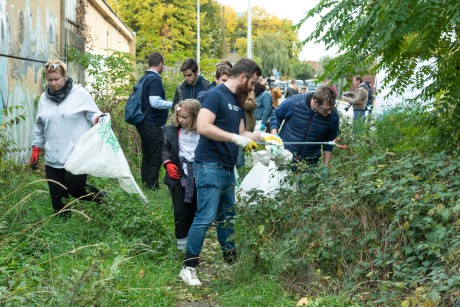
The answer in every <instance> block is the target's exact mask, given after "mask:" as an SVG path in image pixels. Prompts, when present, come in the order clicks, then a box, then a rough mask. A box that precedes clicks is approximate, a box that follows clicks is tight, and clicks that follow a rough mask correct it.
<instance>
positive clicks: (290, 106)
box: [270, 93, 339, 163]
mask: <svg viewBox="0 0 460 307" xmlns="http://www.w3.org/2000/svg"><path fill="white" fill-rule="evenodd" d="M312 97H313V93H307V94H301V95H294V96H291V97H289V98H288V99H286V100H285V101H284V102H283V103H282V104H280V105H279V106H278V107H277V108H276V109H275V110H273V114H272V116H271V118H270V125H271V126H270V129H278V134H279V136H280V137H281V139H282V140H283V141H285V142H328V141H333V140H334V139H335V138H336V137H337V135H338V134H339V114H338V112H337V110H336V109H334V110H333V111H332V113H331V115H329V116H327V117H325V116H322V115H321V114H319V113H318V112H316V111H315V110H313V109H312V108H311V99H312ZM283 120H284V124H283V126H282V129H281V130H279V129H280V126H281V124H282V123H283ZM321 146H323V151H332V145H293V144H291V145H288V144H286V145H285V146H284V147H285V148H286V149H287V150H289V151H290V152H292V153H293V155H294V159H300V160H308V161H309V162H310V163H317V162H318V160H319V158H320V157H321Z"/></svg>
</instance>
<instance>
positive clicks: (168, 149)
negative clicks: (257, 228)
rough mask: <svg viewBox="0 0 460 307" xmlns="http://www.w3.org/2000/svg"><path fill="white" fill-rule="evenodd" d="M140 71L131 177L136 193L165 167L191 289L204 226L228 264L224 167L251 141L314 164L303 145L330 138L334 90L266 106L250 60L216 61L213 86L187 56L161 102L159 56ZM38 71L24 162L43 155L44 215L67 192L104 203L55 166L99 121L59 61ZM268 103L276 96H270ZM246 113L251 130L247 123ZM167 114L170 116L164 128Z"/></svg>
mask: <svg viewBox="0 0 460 307" xmlns="http://www.w3.org/2000/svg"><path fill="white" fill-rule="evenodd" d="M148 64H149V68H148V69H147V71H146V72H145V74H144V75H143V76H142V77H141V78H140V80H139V83H142V84H143V86H142V96H143V97H142V109H143V112H144V115H145V118H144V120H143V121H142V122H141V123H140V124H138V125H137V126H136V129H137V131H138V133H139V135H140V140H141V146H142V164H141V179H142V182H143V184H144V186H145V187H146V188H148V189H153V190H155V189H158V188H159V173H160V168H161V166H162V165H163V167H164V168H165V170H166V172H165V177H164V180H163V181H164V183H165V184H166V185H167V186H168V188H169V191H170V194H171V198H172V204H173V208H174V220H175V236H176V239H177V248H178V249H180V250H184V251H185V260H184V266H183V268H182V269H181V271H180V273H179V276H180V277H181V279H182V280H183V281H184V282H185V283H186V284H188V285H192V286H197V285H201V281H200V280H199V278H198V276H197V272H196V267H197V266H198V264H199V259H200V253H201V250H202V247H203V243H204V239H205V236H206V233H207V231H208V229H209V227H210V226H211V225H212V223H213V222H215V223H216V228H217V238H218V241H219V243H220V246H221V249H222V255H223V259H224V261H225V262H226V263H227V264H232V263H233V262H234V261H235V260H236V257H237V252H236V248H235V243H234V241H233V234H234V225H233V223H234V222H233V218H234V216H235V184H236V181H235V173H234V168H235V165H236V164H237V160H238V156H239V151H240V149H241V150H244V151H251V150H253V149H255V148H256V146H257V144H256V142H277V143H279V144H283V141H288V142H295V143H296V144H286V145H285V148H286V149H288V150H289V151H291V152H292V153H293V156H294V158H293V163H294V164H296V163H298V162H302V163H307V164H308V165H311V166H312V167H316V166H317V165H318V163H319V160H320V157H321V156H322V153H321V145H318V144H311V142H325V141H332V140H334V139H335V138H336V137H337V135H338V128H339V116H338V113H337V110H336V108H335V100H336V93H334V91H333V90H332V89H331V88H330V87H327V86H324V87H321V88H319V89H318V90H317V91H316V92H314V93H305V94H299V95H293V96H291V97H289V98H288V99H286V100H285V101H284V102H283V103H282V104H280V105H278V104H277V103H276V104H275V103H274V102H273V99H272V97H273V95H274V93H275V92H276V90H272V88H270V91H271V93H269V92H267V90H266V87H265V85H264V84H263V82H261V79H260V78H261V69H260V67H259V66H258V65H257V64H256V63H255V62H254V61H252V60H250V59H244V58H243V59H240V60H239V61H238V62H236V63H235V64H234V65H232V64H231V63H228V62H227V61H223V62H221V63H219V64H218V65H217V67H216V74H215V81H214V82H213V83H209V82H208V81H207V80H205V79H204V78H203V77H202V76H200V75H199V72H198V65H197V63H196V61H195V60H194V59H187V60H186V61H184V63H183V65H182V67H181V72H182V74H183V76H184V82H183V83H182V84H181V85H179V86H178V88H177V90H176V93H175V97H174V101H168V100H166V94H165V90H164V86H163V82H162V78H161V73H162V72H163V67H164V65H165V63H164V58H163V56H162V55H161V54H159V53H157V52H154V53H151V54H150V56H149V58H148ZM45 73H46V78H47V87H46V89H45V92H44V93H43V94H42V96H41V97H40V101H39V106H38V113H37V119H36V121H35V126H34V135H33V141H32V146H33V147H32V148H33V149H32V155H31V161H30V164H31V166H32V167H34V166H35V165H36V163H37V162H38V153H39V150H40V148H44V149H45V170H46V177H47V178H48V179H52V180H53V181H52V182H51V181H50V182H49V189H50V194H51V198H52V202H53V208H54V210H55V211H56V212H57V213H58V214H63V212H65V208H64V205H63V199H65V198H67V197H68V193H69V194H71V195H72V196H74V197H81V196H84V195H88V191H90V192H92V193H93V194H89V195H91V196H92V197H93V198H94V199H95V200H96V201H101V199H103V198H104V193H101V192H100V191H99V190H98V189H97V188H95V187H92V186H88V185H87V184H86V175H78V176H76V175H73V174H71V173H69V172H67V171H66V170H65V169H64V167H63V165H64V164H65V162H66V160H67V158H68V156H69V155H70V153H71V152H72V150H73V148H74V146H75V144H76V143H77V142H78V140H79V138H80V137H81V136H82V135H83V134H84V133H85V132H86V131H88V130H89V129H90V127H91V125H92V124H96V123H97V122H99V121H100V120H101V119H103V118H104V115H105V114H103V113H102V112H101V111H100V110H99V109H98V108H97V106H96V104H95V102H94V100H93V99H92V98H91V96H90V95H89V93H88V92H87V91H86V90H85V89H84V88H83V87H81V85H76V84H74V83H73V82H72V79H71V78H70V77H68V76H67V69H66V66H65V64H64V63H62V62H61V61H58V60H53V61H49V62H48V63H47V64H46V65H45ZM276 96H277V98H280V97H281V95H280V93H279V96H278V94H276ZM268 106H269V107H268ZM251 107H252V108H253V110H254V112H253V114H254V123H253V124H251V122H250V118H248V117H247V116H248V115H247V114H248V109H250V108H251ZM272 107H274V110H272ZM170 109H172V110H173V115H172V120H171V123H170V124H169V125H167V120H168V115H169V114H168V112H169V110H170ZM268 110H269V111H268ZM266 123H269V124H270V127H269V128H267V127H265V126H264V125H265V124H266ZM248 125H253V127H254V128H252V127H250V128H252V129H248ZM256 126H258V129H257V128H256ZM267 129H269V131H268V132H266V130H267ZM299 142H300V144H299ZM322 151H323V157H324V165H325V166H326V167H327V166H328V164H329V161H330V159H331V155H332V146H327V145H326V146H323V147H322ZM86 197H88V196H86Z"/></svg>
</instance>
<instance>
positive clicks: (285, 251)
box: [236, 110, 460, 304]
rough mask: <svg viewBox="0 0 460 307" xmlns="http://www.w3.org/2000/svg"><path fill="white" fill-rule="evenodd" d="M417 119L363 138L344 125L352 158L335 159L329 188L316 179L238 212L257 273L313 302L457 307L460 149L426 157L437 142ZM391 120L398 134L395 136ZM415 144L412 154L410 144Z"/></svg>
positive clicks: (244, 248) (380, 125) (406, 115)
mask: <svg viewBox="0 0 460 307" xmlns="http://www.w3.org/2000/svg"><path fill="white" fill-rule="evenodd" d="M418 115H419V114H417V112H402V111H401V110H396V111H395V112H390V113H389V114H387V115H385V116H383V117H382V118H381V119H378V120H377V122H376V123H375V126H370V127H369V130H368V131H367V132H362V133H360V134H357V135H356V134H355V135H353V134H352V133H351V131H352V127H351V125H348V126H347V125H345V129H342V133H344V134H345V137H343V139H344V140H347V141H343V143H345V144H348V145H350V149H349V150H346V151H343V152H341V153H340V154H338V155H336V153H337V150H336V151H335V153H334V158H333V161H332V163H331V166H330V176H329V179H327V180H320V179H319V176H318V175H316V174H313V175H307V176H306V177H305V178H303V180H302V187H301V189H300V190H299V191H291V190H283V191H281V192H280V193H278V194H277V196H276V197H275V198H274V199H269V198H266V197H264V195H263V194H261V193H253V194H251V195H250V201H249V202H247V203H242V204H241V205H240V206H239V217H238V218H239V221H238V222H237V225H240V226H241V228H240V229H239V231H238V233H237V236H236V237H237V239H238V238H240V239H239V240H238V243H239V247H240V250H241V253H242V254H243V257H244V258H245V259H246V260H247V261H248V263H252V264H253V266H254V267H257V269H258V270H261V271H262V272H264V273H266V274H270V275H274V276H279V277H281V278H283V279H284V280H285V283H286V284H287V285H290V286H291V287H292V288H293V289H296V291H299V289H303V291H305V292H306V293H307V294H310V295H315V294H319V293H325V292H326V293H336V291H340V292H342V293H343V292H347V293H349V295H350V297H353V296H361V299H363V300H366V301H372V302H374V303H384V304H392V303H395V302H398V301H402V300H403V299H404V298H405V296H408V297H412V299H414V298H413V297H414V295H415V293H417V295H418V296H417V299H416V300H418V301H417V302H418V303H422V302H433V303H436V304H438V303H439V304H448V303H452V302H453V297H455V295H457V294H458V287H459V285H460V254H459V253H458V250H459V247H460V235H459V233H460V224H459V222H458V221H459V217H460V195H459V193H458V191H459V190H460V175H459V173H460V158H459V154H458V151H459V150H460V149H456V150H453V151H451V152H450V153H449V154H448V153H446V152H431V153H430V152H429V151H428V150H427V149H426V148H423V146H424V144H428V143H429V142H430V141H429V140H430V136H431V134H430V133H425V132H426V130H425V127H424V126H423V125H421V122H419V124H416V125H413V124H412V123H413V121H411V119H412V118H413V116H416V117H417V116H418ZM392 118H398V124H395V125H393V126H392V127H388V121H389V120H390V121H391V119H392ZM416 122H417V121H416ZM385 123H386V124H385ZM409 126H414V127H415V128H417V127H420V130H421V131H422V132H424V133H420V134H421V135H419V134H418V133H416V132H414V131H413V130H411V129H409ZM347 131H348V133H349V136H348V137H347V134H346V133H347ZM389 131H391V132H392V133H393V134H392V136H393V137H390V138H387V139H384V138H383V137H384V136H385V135H382V134H381V133H386V132H389ZM410 135H412V136H413V137H414V138H416V139H414V140H411V142H412V141H413V143H412V144H413V147H411V148H408V147H405V146H404V143H403V141H402V140H403V139H404V138H405V137H406V136H410ZM356 144H358V146H357V145H356ZM369 145H370V146H369ZM417 146H420V147H419V148H417ZM363 147H365V148H363ZM409 149H410V151H409ZM372 153H373V154H372ZM336 156H338V159H337V157H336ZM287 180H290V181H291V182H295V181H296V180H297V179H296V178H295V177H291V178H288V179H287ZM300 285H308V287H307V288H306V289H305V288H304V287H302V286H300ZM363 293H365V295H364V297H363Z"/></svg>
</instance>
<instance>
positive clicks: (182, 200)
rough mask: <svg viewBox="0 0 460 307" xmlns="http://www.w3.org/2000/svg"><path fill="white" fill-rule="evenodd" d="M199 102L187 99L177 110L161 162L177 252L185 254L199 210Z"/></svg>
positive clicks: (168, 131) (166, 134)
mask: <svg viewBox="0 0 460 307" xmlns="http://www.w3.org/2000/svg"><path fill="white" fill-rule="evenodd" d="M199 110H200V102H199V101H198V100H196V99H185V100H183V101H181V102H180V103H179V104H178V105H177V106H176V107H175V112H174V114H173V118H172V124H171V125H169V126H166V127H165V128H164V135H165V143H164V145H163V151H162V158H163V164H164V167H165V169H166V174H165V177H164V183H165V184H166V185H167V186H168V187H169V192H170V193H171V198H172V204H173V207H174V223H175V235H176V239H177V248H178V249H179V250H182V251H185V247H186V245H187V235H188V231H189V229H190V226H191V225H192V223H193V219H194V217H195V212H196V209H197V197H196V187H195V179H194V176H193V167H192V166H193V160H194V158H195V148H196V146H197V145H198V141H199V139H200V135H199V134H198V133H197V131H196V122H197V116H198V111H199Z"/></svg>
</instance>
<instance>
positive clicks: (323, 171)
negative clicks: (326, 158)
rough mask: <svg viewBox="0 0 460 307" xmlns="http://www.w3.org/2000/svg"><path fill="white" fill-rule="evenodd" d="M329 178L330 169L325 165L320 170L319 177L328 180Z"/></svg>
mask: <svg viewBox="0 0 460 307" xmlns="http://www.w3.org/2000/svg"><path fill="white" fill-rule="evenodd" d="M327 178H329V170H328V169H327V166H323V167H322V168H321V170H320V171H319V179H321V180H326V179H327Z"/></svg>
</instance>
